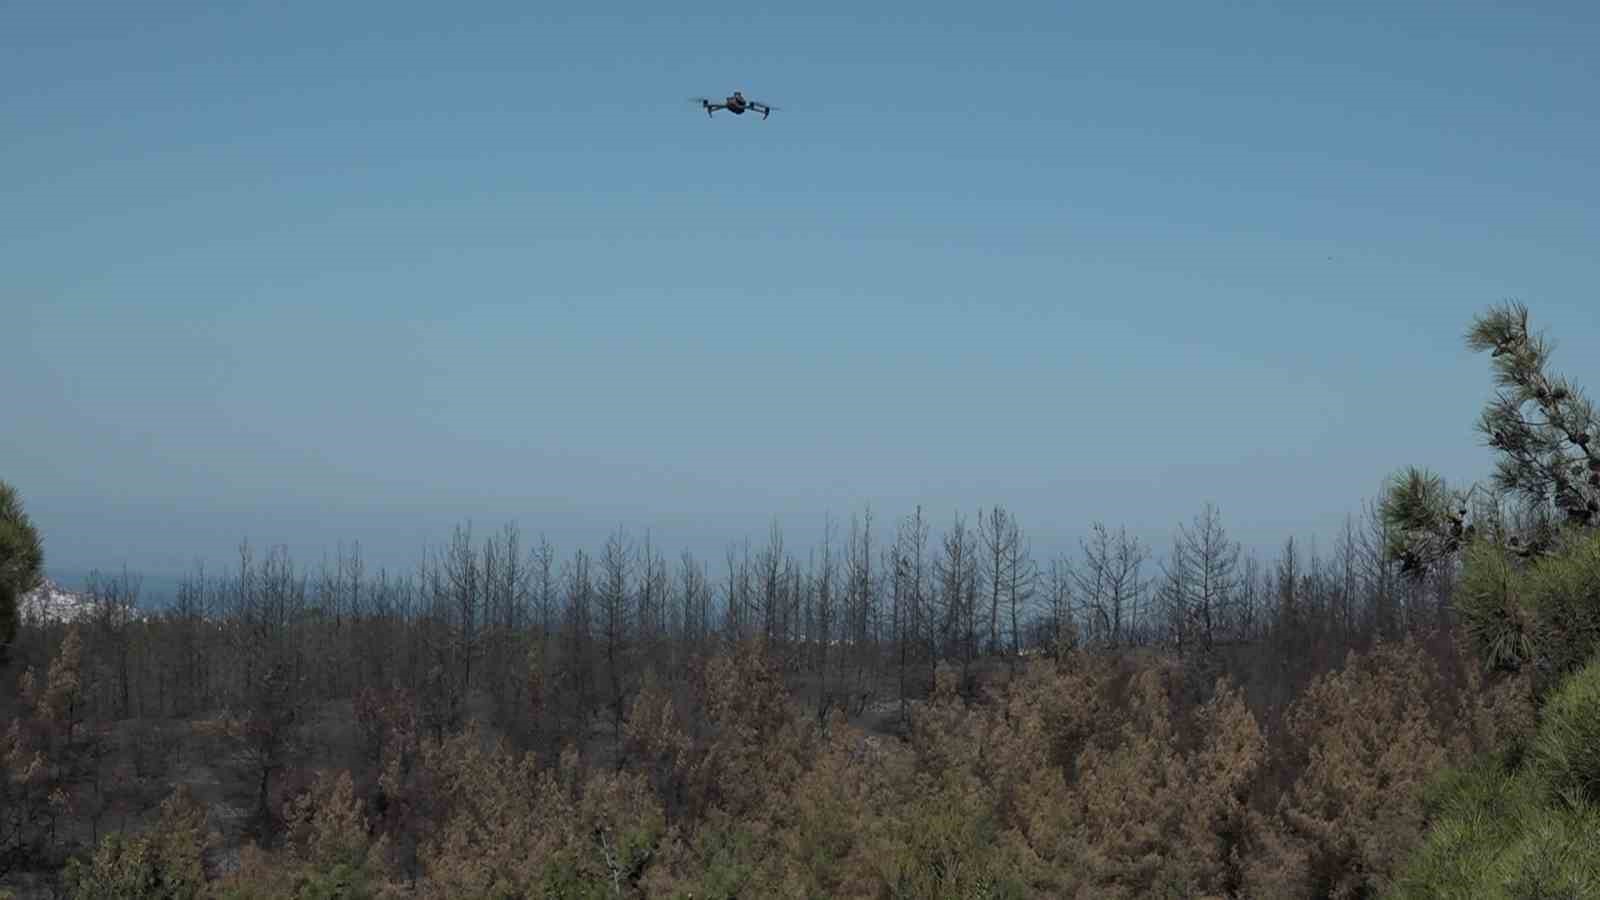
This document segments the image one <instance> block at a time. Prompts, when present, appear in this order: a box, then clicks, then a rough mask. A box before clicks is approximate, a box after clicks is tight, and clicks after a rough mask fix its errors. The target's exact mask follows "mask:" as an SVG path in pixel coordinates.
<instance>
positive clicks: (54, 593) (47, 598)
mask: <svg viewBox="0 0 1600 900" xmlns="http://www.w3.org/2000/svg"><path fill="white" fill-rule="evenodd" d="M93 611H94V603H93V602H92V601H91V600H90V599H89V597H88V595H86V594H81V593H77V592H75V591H69V590H66V589H65V588H63V587H61V586H60V585H59V584H56V583H55V582H54V581H52V580H50V579H49V578H46V579H45V580H44V584H42V585H40V586H39V587H38V588H36V589H35V590H32V591H29V592H28V593H26V594H23V595H22V597H21V598H20V601H19V602H18V604H17V615H18V616H19V617H20V618H21V619H22V621H23V623H24V624H27V625H41V624H45V623H49V622H80V621H83V620H84V619H87V618H88V617H89V616H90V614H91V613H93Z"/></svg>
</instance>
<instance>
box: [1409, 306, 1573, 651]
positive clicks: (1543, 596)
mask: <svg viewBox="0 0 1600 900" xmlns="http://www.w3.org/2000/svg"><path fill="white" fill-rule="evenodd" d="M1466 342H1467V346H1468V347H1470V348H1471V349H1473V350H1476V351H1480V352H1481V351H1485V350H1487V351H1490V356H1491V358H1492V361H1493V363H1492V364H1493V368H1494V377H1495V382H1496V384H1497V386H1498V389H1497V391H1496V393H1495V396H1494V398H1493V399H1492V400H1490V401H1489V402H1488V404H1486V405H1485V407H1484V410H1483V413H1482V415H1481V416H1480V417H1479V420H1478V430H1479V431H1480V432H1481V433H1482V434H1483V435H1484V437H1485V439H1486V443H1487V445H1488V446H1490V447H1492V448H1494V450H1495V451H1496V453H1497V456H1498V458H1497V459H1496V463H1495V472H1494V476H1493V479H1492V487H1491V490H1490V491H1488V492H1487V493H1488V496H1487V497H1485V498H1483V499H1481V500H1480V502H1478V503H1477V504H1475V506H1474V505H1473V504H1470V503H1469V501H1470V500H1471V499H1472V496H1473V494H1474V493H1475V492H1476V489H1474V490H1473V491H1467V492H1461V491H1459V490H1452V489H1450V488H1449V487H1448V486H1447V485H1446V484H1445V483H1444V480H1443V479H1442V478H1440V477H1439V476H1437V475H1435V474H1433V473H1430V472H1427V471H1426V470H1423V469H1418V468H1411V469H1407V470H1406V471H1404V472H1402V473H1400V474H1399V475H1397V476H1395V477H1394V478H1393V479H1391V481H1390V484H1389V486H1388V488H1387V490H1386V491H1385V494H1384V497H1383V500H1382V504H1381V506H1380V512H1381V515H1382V518H1383V521H1384V523H1385V525H1386V526H1388V531H1389V542H1388V547H1387V551H1388V553H1389V555H1390V556H1391V558H1394V559H1397V560H1399V561H1400V563H1401V568H1402V570H1403V571H1405V572H1407V573H1408V574H1410V575H1412V576H1414V577H1420V576H1421V575H1422V574H1424V573H1426V572H1427V571H1429V570H1431V569H1434V568H1437V567H1439V566H1441V565H1450V564H1454V563H1455V562H1456V561H1458V560H1459V561H1461V562H1462V563H1463V572H1462V584H1461V589H1460V591H1459V592H1458V595H1457V597H1456V612H1457V615H1458V616H1459V617H1460V619H1461V621H1462V623H1463V625H1464V626H1465V628H1466V631H1467V632H1468V633H1469V634H1471V635H1472V636H1473V638H1474V640H1475V642H1476V643H1477V646H1478V649H1479V651H1480V652H1481V653H1482V654H1483V656H1484V658H1485V661H1486V662H1488V663H1489V664H1490V665H1492V666H1495V667H1497V668H1503V669H1512V670H1515V669H1519V668H1521V667H1522V666H1524V665H1525V664H1529V663H1533V664H1536V665H1538V666H1539V667H1540V668H1541V669H1544V670H1547V671H1549V672H1550V673H1552V674H1558V673H1559V672H1561V671H1566V670H1570V669H1571V668H1573V667H1574V666H1576V665H1579V664H1581V663H1582V662H1583V661H1584V660H1585V659H1586V658H1587V656H1588V654H1589V653H1590V652H1591V651H1592V650H1593V649H1594V647H1595V646H1600V635H1595V634H1591V632H1592V631H1594V629H1593V628H1591V627H1590V623H1591V622H1592V619H1593V614H1594V613H1595V612H1596V611H1597V610H1600V593H1597V589H1596V588H1595V586H1594V582H1595V580H1596V578H1595V571H1594V570H1593V566H1592V560H1591V557H1592V556H1593V553H1592V551H1591V550H1589V549H1588V548H1589V546H1590V544H1592V541H1593V538H1594V536H1595V532H1596V530H1597V529H1596V526H1597V525H1600V418H1597V416H1596V413H1595V408H1594V405H1593V404H1592V403H1591V402H1590V401H1589V399H1588V398H1587V397H1585V396H1584V393H1583V391H1582V390H1581V389H1579V388H1578V387H1576V386H1575V385H1573V384H1572V383H1571V382H1570V381H1568V380H1567V379H1566V378H1565V377H1562V376H1560V375H1555V374H1552V373H1551V372H1550V371H1549V368H1548V364H1549V360H1550V354H1551V351H1552V344H1551V343H1550V342H1549V341H1548V340H1546V339H1545V338H1544V337H1543V336H1542V335H1539V334H1535V333H1533V332H1531V331H1530V330H1529V328H1528V310H1527V307H1525V306H1523V305H1522V304H1520V303H1506V304H1501V305H1499V306H1496V307H1493V308H1491V309H1490V310H1489V311H1487V312H1485V313H1483V314H1481V315H1479V316H1478V317H1476V318H1475V319H1474V320H1473V323H1472V326H1471V328H1469V329H1468V331H1467V335H1466ZM1505 499H1509V500H1510V501H1512V508H1511V509H1510V510H1509V512H1508V511H1507V510H1506V508H1505V506H1506V505H1505V504H1504V503H1503V502H1502V500H1505Z"/></svg>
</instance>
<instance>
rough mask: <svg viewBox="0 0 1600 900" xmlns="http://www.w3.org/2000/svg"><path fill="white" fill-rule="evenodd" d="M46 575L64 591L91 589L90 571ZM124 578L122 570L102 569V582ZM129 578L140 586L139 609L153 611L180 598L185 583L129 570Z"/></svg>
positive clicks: (51, 571) (177, 577)
mask: <svg viewBox="0 0 1600 900" xmlns="http://www.w3.org/2000/svg"><path fill="white" fill-rule="evenodd" d="M45 575H47V576H49V578H50V580H51V581H54V582H55V583H56V584H58V585H60V586H61V588H62V589H63V590H68V591H72V592H74V593H81V592H83V591H87V590H88V589H89V575H90V572H89V571H88V570H74V569H60V570H57V569H47V570H46V572H45ZM120 577H122V570H121V569H120V568H119V569H101V570H100V580H102V581H108V580H110V579H112V578H120ZM128 577H129V578H130V579H132V580H135V581H137V582H138V584H139V608H140V609H147V610H151V611H155V610H161V609H166V608H167V607H168V606H171V605H172V601H173V600H174V599H175V598H176V597H177V596H178V586H179V585H180V584H182V583H183V579H184V576H182V575H146V574H144V573H142V572H135V571H134V570H132V569H129V570H128Z"/></svg>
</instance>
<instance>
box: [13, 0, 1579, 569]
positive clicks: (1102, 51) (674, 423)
mask: <svg viewBox="0 0 1600 900" xmlns="http://www.w3.org/2000/svg"><path fill="white" fill-rule="evenodd" d="M862 6H874V5H869V4H856V3H811V4H783V5H782V6H777V5H773V6H772V7H766V6H763V5H759V4H758V5H752V4H748V3H741V4H723V5H716V4H673V5H671V7H670V9H671V11H670V12H668V11H666V10H667V9H668V7H662V6H661V5H659V4H636V3H627V4H610V5H604V6H601V5H596V4H565V3H537V4H528V3H504V4H488V3H464V4H449V5H439V4H420V3H404V2H390V3H382V4H379V3H354V2H352V3H341V4H320V3H319V4H312V3H303V2H290V3H281V4H270V5H268V4H201V3H193V4H170V3H166V4H163V3H151V4H123V5H112V4H83V3H73V2H56V3H14V2H13V3H4V2H0V22H3V27H0V133H3V134H4V140H0V197H3V198H4V199H3V209H4V214H3V215H0V272H4V273H5V277H4V279H3V280H0V321H4V322H5V323H6V324H5V328H4V333H5V337H4V341H3V343H4V346H5V352H4V353H3V354H0V385H4V395H5V401H4V416H3V418H4V422H5V424H3V425H0V478H4V479H6V480H7V481H10V482H12V483H13V484H15V485H16V486H17V487H18V488H19V489H20V490H21V491H22V493H23V497H24V500H25V502H26V504H27V507H28V509H29V511H30V512H31V514H32V515H33V517H34V518H35V520H36V521H37V523H38V524H39V525H40V526H41V528H42V529H43V531H44V534H45V537H46V541H47V552H48V553H49V555H50V560H51V564H52V566H53V567H56V568H60V569H81V568H88V567H91V566H99V567H118V566H121V565H123V564H127V565H129V566H130V567H132V568H134V569H138V570H141V571H145V572H149V573H163V572H173V571H179V570H182V569H184V568H187V567H188V565H189V564H190V563H191V562H192V561H193V560H195V559H206V560H211V561H213V562H219V561H222V560H225V559H227V558H228V557H229V556H230V555H231V551H232V548H233V547H235V546H236V545H237V544H238V542H239V541H240V540H241V539H243V538H248V539H249V540H250V541H251V542H252V543H254V544H257V545H270V544H280V543H281V544H287V545H288V546H289V547H290V549H291V551H292V552H293V553H294V554H295V556H296V557H297V558H300V559H304V560H306V561H307V562H312V561H315V560H317V559H320V557H321V555H322V554H323V553H324V551H331V549H332V548H333V547H334V545H335V544H336V543H337V542H339V541H350V540H360V541H361V542H362V543H363V545H364V547H365V548H366V552H367V555H368V557H369V560H370V561H371V562H372V563H374V564H377V565H390V566H404V565H406V564H407V563H408V562H409V561H410V560H412V559H414V558H415V556H416V553H417V550H418V548H420V547H421V546H422V545H423V544H425V543H429V542H436V541H440V540H442V539H444V538H445V537H446V536H447V534H448V531H449V529H450V528H451V527H452V526H453V525H454V524H455V523H457V522H461V521H465V520H469V519H470V520H471V521H472V522H473V523H474V524H475V525H476V526H477V527H478V528H479V529H480V530H489V529H492V528H496V527H498V526H499V525H500V524H501V523H503V522H505V521H509V520H516V521H518V522H519V523H520V524H521V526H522V528H523V529H524V531H525V532H528V533H530V534H531V533H536V532H539V531H544V532H546V533H547V534H548V535H549V536H550V537H551V538H552V540H553V541H555V542H556V543H557V545H558V546H559V547H561V549H562V550H563V551H570V550H571V549H573V548H574V547H576V546H579V545H584V546H591V547H592V546H594V545H595V544H597V543H598V542H599V541H600V540H601V539H603V536H604V533H605V532H606V531H607V530H608V529H610V528H612V527H615V526H616V525H618V524H623V525H626V526H627V527H629V528H630V529H631V530H633V531H635V532H636V533H642V532H643V531H644V530H646V529H649V530H651V531H652V532H653V534H654V535H655V538H656V540H657V541H658V542H661V543H663V544H665V545H666V546H668V547H669V548H671V549H672V550H676V549H679V548H689V549H691V550H694V551H695V552H696V553H699V554H701V555H703V556H710V557H712V558H716V557H717V556H718V555H720V552H721V549H722V548H723V547H724V546H725V545H726V544H727V543H728V542H729V541H732V540H736V539H739V538H742V537H744V536H746V535H749V536H750V537H752V539H754V540H756V541H758V542H759V541H761V540H763V539H764V536H765V534H766V529H767V525H768V523H769V522H770V521H771V520H772V518H773V517H775V516H776V517H777V518H778V520H779V521H780V523H781V524H782V525H783V527H784V529H785V531H786V535H787V537H788V543H789V545H790V546H791V547H796V548H803V547H805V546H807V545H808V544H809V543H811V541H812V540H813V539H814V538H815V537H816V536H818V535H820V532H821V527H822V521H823V516H824V515H825V514H828V513H831V514H832V515H833V516H834V517H835V518H847V517H848V516H849V515H850V514H851V513H852V512H856V511H860V510H861V509H863V508H864V507H865V506H866V505H867V504H869V503H870V504H871V505H872V507H873V508H874V510H875V513H876V515H877V516H878V517H879V521H880V524H881V525H885V526H886V525H887V524H888V520H890V519H892V518H894V517H898V516H900V515H903V514H905V513H908V512H910V511H911V509H912V508H913V507H914V506H915V505H916V504H918V503H921V504H922V505H923V507H924V508H925V510H926V511H927V512H928V514H929V516H930V517H931V518H932V519H933V521H934V522H935V524H936V527H939V526H942V525H943V524H944V523H945V522H947V521H948V520H949V519H950V518H951V516H952V515H953V514H954V513H955V511H956V510H958V509H960V510H964V511H967V512H968V513H969V514H970V513H971V512H973V511H975V510H976V509H977V508H978V507H979V506H980V505H987V504H993V503H1001V504H1004V505H1006V506H1008V507H1010V508H1011V509H1012V510H1013V511H1015V512H1016V513H1017V514H1018V516H1019V517H1020V519H1021V522H1022V524H1023V526H1024V527H1025V528H1026V529H1027V530H1028V531H1029V532H1030V533H1031V534H1032V535H1033V536H1034V541H1035V550H1036V553H1039V554H1040V555H1046V554H1048V553H1050V552H1053V551H1054V550H1056V549H1065V548H1068V547H1070V546H1072V545H1073V544H1074V543H1075V540H1076V538H1077V536H1078V535H1080V534H1081V533H1083V532H1084V531H1085V530H1086V528H1087V526H1088V525H1089V523H1091V522H1093V521H1095V520H1104V521H1106V522H1108V523H1110V524H1112V525H1118V524H1125V525H1127V526H1128V527H1129V528H1130V529H1131V530H1133V531H1135V532H1137V533H1140V534H1142V535H1145V536H1146V537H1147V539H1149V540H1150V541H1151V542H1152V543H1155V544H1157V545H1158V547H1159V546H1160V545H1162V544H1164V543H1165V541H1166V540H1167V536H1168V535H1170V533H1171V531H1172V528H1173V526H1175V524H1176V523H1177V522H1179V521H1185V520H1188V519H1189V518H1190V517H1192V516H1193V515H1194V513H1195V512H1197V511H1198V510H1199V509H1200V507H1201V505H1202V504H1203V503H1205V502H1207V501H1214V502H1216V503H1217V504H1218V505H1219V507H1220V509H1221V511H1222V514H1223V518H1224V522H1225V523H1226V525H1227V526H1228V527H1229V529H1230V531H1231V532H1232V533H1233V534H1234V536H1236V537H1238V538H1240V539H1241V540H1243V541H1245V542H1246V543H1247V544H1250V545H1252V546H1259V547H1263V548H1266V547H1271V546H1274V545H1276V544H1277V543H1278V542H1280V541H1281V540H1282V539H1283V538H1284V537H1287V536H1288V535H1290V534H1296V535H1298V536H1300V537H1301V538H1302V539H1305V538H1310V537H1312V536H1316V535H1320V536H1322V538H1323V539H1324V540H1325V539H1326V538H1327V537H1328V536H1329V535H1331V534H1332V533H1333V531H1334V530H1335V528H1336V527H1337V525H1338V523H1339V522H1340V521H1341V520H1342V518H1343V517H1344V515H1345V514H1346V513H1348V512H1351V511H1356V510H1358V509H1359V506H1360V503H1361V501H1362V500H1363V499H1364V498H1369V497H1372V496H1373V495H1374V494H1375V493H1376V491H1377V488H1378V486H1379V484H1380V483H1381V481H1382V479H1383V478H1384V476H1385V475H1387V474H1388V473H1390V472H1391V471H1393V470H1395V469H1396V468H1398V467H1400V466H1403V465H1405V464H1409V463H1424V464H1428V465H1431V466H1433V467H1434V468H1436V469H1437V470H1439V471H1441V472H1443V473H1445V474H1446V475H1447V476H1449V477H1451V478H1452V479H1456V480H1469V479H1473V478H1478V477H1482V476H1484V475H1485V474H1486V473H1487V472H1488V469H1489V465H1490V461H1491V458H1490V456H1489V453H1488V451H1487V450H1485V449H1483V448H1482V447H1479V446H1478V445H1477V440H1476V437H1475V435H1474V434H1473V432H1472V422H1473V420H1474V418H1475V416H1476V413H1477V410H1478V409H1479V407H1480V405H1481V403H1482V402H1483V400H1484V399H1485V398H1486V397H1487V396H1488V395H1489V392H1490V389H1491V385H1490V381H1489V377H1488V367H1487V360H1486V359H1484V358H1482V357H1474V356H1472V355H1471V354H1468V353H1467V352H1466V351H1465V350H1464V348H1463V347H1462V345H1461V341H1460V335H1461V333H1462V331H1463V330H1464V329H1465V327H1466V325H1467V323H1468V321H1469V320H1470V318H1471V317H1472V315H1473V314H1475V313H1476V312H1478V311H1480V310H1482V309H1484V308H1485V307H1487V306H1488V305H1489V304H1492V303H1494V302H1496V301H1499V300H1502V299H1505V298H1509V297H1516V298H1519V299H1522V300H1524V301H1526V302H1527V303H1529V305H1530V306H1531V307H1532V309H1533V312H1534V315H1535V317H1536V319H1537V321H1538V323H1539V324H1541V325H1543V326H1544V327H1546V328H1548V329H1549V330H1550V332H1551V333H1552V334H1553V335H1555V336H1556V337H1557V338H1558V339H1559V341H1560V344H1561V346H1562V348H1564V351H1565V352H1561V351H1558V355H1557V366H1558V368H1560V369H1562V370H1563V371H1566V372H1568V373H1569V374H1571V375H1572V376H1574V377H1575V378H1577V379H1578V380H1579V381H1580V383H1587V384H1589V385H1591V386H1593V385H1595V384H1596V381H1597V379H1600V372H1597V371H1595V369H1594V367H1593V365H1592V361H1593V360H1594V359H1595V355H1594V354H1595V348H1596V347H1600V315H1597V314H1596V310H1597V308H1600V307H1597V306H1596V302H1597V295H1596V293H1595V286H1596V285H1597V284H1600V277H1597V276H1600V254H1597V253H1595V247H1596V246H1600V178H1597V177H1596V173H1595V170H1594V163H1593V161H1594V160H1595V159H1596V158H1600V118H1597V117H1596V116H1595V115H1594V114H1593V113H1594V98H1595V97H1597V96H1600V63H1597V62H1596V60H1595V55H1594V52H1593V48H1594V47H1596V46H1600V8H1597V7H1595V6H1594V5H1593V4H1587V3H1570V4H1543V5H1542V7H1541V11H1539V12H1527V11H1524V10H1518V9H1515V8H1513V7H1512V6H1510V5H1491V4H1481V3H1479V4H1473V3H1407V4H1392V3H1342V4H1298V6H1300V7H1301V9H1299V10H1294V9H1292V8H1291V5H1290V4H1268V3H1258V4H1244V3H1230V4H1189V3H1169V4H1155V3H1142V4H1128V3H1125V4H1111V3H1107V4H1097V5H1088V4H1056V3H1015V4H1000V5H984V4H970V3H961V4H953V3H942V2H928V3H920V4H916V5H915V7H916V11H915V12H907V13H904V14H899V13H891V12H875V11H869V10H864V9H861V8H860V7H862ZM885 6H889V5H885ZM893 6H903V7H906V8H908V9H909V8H911V7H912V6H913V5H912V4H896V5H893ZM736 88H737V89H742V90H743V91H744V92H745V93H746V94H747V95H748V96H752V97H756V98H759V99H763V100H767V101H769V102H771V103H774V104H776V105H778V106H780V107H782V109H781V110H780V111H779V112H778V113H775V114H774V115H773V116H772V118H771V119H770V120H767V121H764V122H763V121H760V120H759V119H754V118H752V117H749V116H746V117H744V118H742V119H739V118H733V117H728V116H718V117H717V118H716V119H715V120H707V119H706V117H705V116H704V115H703V114H701V112H700V111H699V110H698V109H696V108H695V107H694V106H692V105H691V104H690V103H688V102H687V100H688V98H690V97H692V96H696V95H702V94H703V95H711V96H721V95H723V94H726V93H728V92H731V91H732V90H734V89H736ZM1586 367H1587V368H1586Z"/></svg>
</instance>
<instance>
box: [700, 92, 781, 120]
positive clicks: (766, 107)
mask: <svg viewBox="0 0 1600 900" xmlns="http://www.w3.org/2000/svg"><path fill="white" fill-rule="evenodd" d="M694 102H696V103H698V104H700V107H701V108H702V109H704V110H705V111H706V116H707V118H709V117H710V116H711V114H712V113H714V112H716V111H717V110H719V109H725V110H727V111H728V112H731V113H733V114H734V115H736V116H742V115H744V114H745V113H747V112H758V113H761V118H763V119H765V118H766V117H767V116H770V115H772V110H773V109H774V108H775V107H773V106H771V105H770V104H766V103H762V102H761V101H759V100H746V99H745V97H744V94H742V93H740V92H739V91H734V92H733V96H732V97H727V98H725V99H724V100H723V101H722V102H721V103H713V102H712V101H711V99H710V98H708V97H696V98H694Z"/></svg>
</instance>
